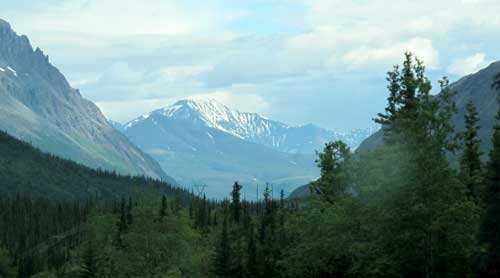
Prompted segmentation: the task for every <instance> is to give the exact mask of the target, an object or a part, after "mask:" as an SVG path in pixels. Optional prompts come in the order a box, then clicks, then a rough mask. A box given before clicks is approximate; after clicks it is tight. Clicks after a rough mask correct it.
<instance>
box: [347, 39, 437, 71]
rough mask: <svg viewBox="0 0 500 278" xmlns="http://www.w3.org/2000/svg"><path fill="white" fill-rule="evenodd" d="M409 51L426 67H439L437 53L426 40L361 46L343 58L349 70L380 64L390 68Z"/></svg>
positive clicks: (429, 41) (430, 42)
mask: <svg viewBox="0 0 500 278" xmlns="http://www.w3.org/2000/svg"><path fill="white" fill-rule="evenodd" d="M407 51H410V52H412V53H413V54H414V55H415V56H417V57H418V58H419V59H420V60H423V61H424V63H425V64H426V66H427V67H429V68H436V67H437V66H438V65H439V52H438V50H437V49H435V48H434V47H433V45H432V41H431V40H429V39H426V38H412V39H410V40H408V41H406V42H399V43H390V44H387V45H386V46H383V47H369V46H363V47H360V48H356V49H353V50H351V51H349V52H347V53H346V54H345V55H344V56H343V60H344V61H345V63H346V64H347V65H348V66H349V67H351V68H359V67H374V66H377V67H379V66H380V64H382V65H384V66H386V67H387V66H390V65H391V64H394V63H399V62H400V61H401V59H402V54H403V53H404V52H407Z"/></svg>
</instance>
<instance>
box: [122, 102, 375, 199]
mask: <svg viewBox="0 0 500 278" xmlns="http://www.w3.org/2000/svg"><path fill="white" fill-rule="evenodd" d="M118 128H121V129H122V130H123V133H124V134H125V135H126V136H127V137H128V138H129V139H130V140H131V141H132V142H134V143H135V144H137V145H138V146H139V147H140V148H141V149H142V150H143V151H145V152H146V153H148V154H150V155H151V156H152V157H153V158H155V159H156V160H157V161H158V162H159V163H160V165H161V166H162V168H163V169H164V170H165V171H166V172H168V173H171V174H173V177H174V178H175V179H176V180H177V181H179V182H180V183H181V184H183V185H185V186H190V185H193V184H207V185H208V186H209V187H208V189H207V193H208V194H209V196H215V197H227V194H228V192H229V191H230V188H231V185H232V183H233V182H234V181H239V182H241V183H242V184H244V185H246V186H245V187H244V190H246V191H245V194H247V197H249V198H250V197H251V196H255V194H256V193H255V192H256V188H255V186H256V185H257V184H260V185H261V186H262V185H263V184H265V183H266V182H269V183H271V184H273V185H274V186H275V189H276V190H279V189H284V190H285V192H287V193H288V192H291V191H292V190H293V189H294V188H295V187H297V186H299V185H303V184H306V183H308V182H310V181H311V180H314V179H315V178H316V177H317V176H318V175H319V171H318V169H317V167H316V165H315V162H314V161H315V154H314V152H315V150H319V149H321V148H322V146H323V144H324V143H325V142H328V141H332V140H336V139H340V138H342V139H347V140H350V142H351V144H353V145H354V144H358V143H359V142H360V141H361V140H362V139H364V137H363V138H361V139H358V138H357V137H356V136H360V135H356V134H349V133H345V134H344V133H334V132H331V131H327V130H325V129H322V128H319V127H316V126H314V125H305V126H299V127H293V126H289V125H286V124H284V123H281V122H277V121H273V120H270V119H267V118H265V117H262V116H260V115H258V114H254V113H245V112H238V111H234V110H231V109H229V108H228V107H226V106H224V105H223V104H221V103H219V102H217V101H215V100H181V101H178V102H176V103H175V104H173V105H172V106H169V107H166V108H163V109H158V110H155V111H153V112H151V113H149V114H146V115H143V116H140V117H138V118H137V119H134V120H132V121H130V122H128V123H126V124H124V125H123V126H119V127H118ZM360 134H363V133H360ZM361 136H362V135H361ZM364 136H365V137H366V136H368V135H367V134H366V135H364Z"/></svg>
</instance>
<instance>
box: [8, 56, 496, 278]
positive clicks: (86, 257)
mask: <svg viewBox="0 0 500 278" xmlns="http://www.w3.org/2000/svg"><path fill="white" fill-rule="evenodd" d="M388 81H389V86H388V88H389V92H390V95H389V98H388V105H387V109H386V111H385V112H384V113H381V114H379V116H378V118H377V122H379V123H381V124H383V128H384V134H385V135H384V136H385V137H384V145H382V146H381V147H379V148H377V149H375V150H373V151H370V152H364V153H360V154H352V153H351V151H350V150H349V148H348V147H347V146H346V145H345V144H344V143H342V142H332V143H328V144H326V145H325V148H324V150H323V151H322V152H321V153H319V154H318V161H317V164H318V167H319V168H320V169H321V177H320V178H319V179H318V180H317V181H315V182H313V183H312V184H311V186H310V190H311V196H310V197H309V198H308V199H305V200H287V199H285V198H284V196H283V193H282V192H281V194H280V196H279V197H278V196H277V195H278V194H275V192H273V189H272V187H270V186H266V189H265V191H264V193H263V199H262V200H261V201H258V202H250V201H247V200H244V199H242V198H241V190H242V186H241V185H240V184H238V183H234V185H233V190H232V191H231V194H230V196H228V197H229V199H227V200H222V201H214V200H207V199H206V198H205V197H204V196H202V195H200V196H198V197H194V195H187V197H185V198H175V195H173V194H172V193H173V192H164V194H144V193H141V194H138V193H136V194H130V195H128V196H131V198H128V197H127V198H123V197H121V198H120V199H114V200H119V201H108V202H90V201H87V202H83V203H82V202H80V203H76V204H70V203H58V204H51V203H50V202H48V201H36V200H33V199H30V198H28V197H18V198H17V199H13V198H9V199H5V200H2V201H1V202H0V208H2V209H3V210H5V208H7V209H6V211H7V213H6V215H8V217H5V216H4V220H3V222H0V223H1V224H2V225H4V226H2V228H3V227H6V226H5V225H7V223H10V222H12V223H18V222H19V223H23V224H16V225H14V227H17V228H14V229H13V230H11V231H7V232H5V231H3V229H2V233H1V234H0V235H1V236H2V237H1V238H0V239H1V240H2V242H3V249H0V275H3V276H2V277H16V275H17V277H29V275H30V274H31V273H35V272H36V273H37V275H36V277H242V278H243V277H498V276H500V267H499V266H500V249H499V248H500V242H499V237H498V234H499V233H500V197H499V196H500V110H499V116H498V119H497V120H498V122H499V123H498V124H497V126H496V127H495V130H494V136H493V138H492V140H493V149H492V150H491V152H490V155H489V160H488V161H487V162H486V164H484V165H483V162H482V161H481V160H480V158H481V153H480V148H479V143H480V142H479V139H478V135H477V130H478V126H477V123H478V121H479V119H478V116H477V112H476V110H475V108H474V107H473V105H472V104H469V105H468V107H467V112H468V113H467V115H466V116H465V119H464V121H465V123H466V124H465V126H466V130H465V131H464V132H462V133H458V134H457V133H456V132H455V131H454V128H453V126H452V125H451V124H450V121H449V120H450V117H451V116H452V115H453V114H454V113H455V106H454V104H453V102H452V101H451V100H452V96H453V92H451V91H450V90H449V89H448V81H447V80H446V79H443V80H442V81H441V82H440V85H441V88H440V89H441V92H440V94H439V95H438V96H434V95H431V93H430V92H431V82H430V81H429V80H428V79H427V78H426V77H425V67H424V66H423V63H422V62H420V61H419V60H418V59H415V58H413V57H412V56H411V54H407V55H406V58H405V61H404V63H403V65H402V67H401V68H400V67H395V68H394V69H393V70H392V71H391V72H389V73H388ZM494 84H496V85H497V86H498V87H500V77H499V79H498V82H497V83H494ZM492 97H495V96H492ZM454 152H455V153H457V154H459V155H460V157H461V159H460V161H459V163H457V164H456V165H455V164H452V163H450V157H455V156H454V155H452V153H454ZM110 179H111V178H110ZM113 179H120V178H118V177H114V178H113ZM122 179H123V178H122ZM142 181H143V182H147V180H142ZM46 182H50V181H46ZM103 182H105V181H103ZM110 182H112V181H110ZM14 207H16V208H15V209H14ZM34 207H36V209H33V208H34ZM9 208H10V209H9ZM60 208H62V209H60ZM42 211H45V213H42V214H43V215H44V216H43V217H41V216H40V215H39V214H40V212H42ZM23 219H24V220H23ZM34 219H38V220H34ZM40 223H44V224H43V225H42V226H40ZM37 227H38V228H37ZM40 227H43V228H42V229H40ZM75 227H77V231H78V233H77V234H76V235H77V236H76V237H75V239H72V238H73V237H67V238H68V241H66V237H65V235H67V234H64V232H65V231H72V229H75ZM35 231H38V232H35ZM40 231H42V232H40ZM61 233H62V236H61ZM16 235H18V236H19V235H23V236H22V237H21V238H25V239H24V240H19V239H16ZM51 235H52V236H53V235H56V238H59V239H61V240H60V241H61V242H62V243H61V244H59V245H58V246H61V247H59V248H56V249H55V250H56V251H57V250H58V251H57V252H55V251H54V252H53V253H50V254H49V253H47V252H44V254H48V255H47V256H45V260H41V259H37V260H33V261H34V262H35V263H31V262H30V263H26V261H24V259H23V258H24V257H25V256H23V255H20V254H25V252H19V251H18V250H19V246H20V245H31V246H33V245H34V246H45V245H47V239H50V238H51ZM28 238H29V240H27V239H28ZM24 242H28V244H26V243H24ZM40 244H41V245H40ZM22 249H27V248H26V247H23V248H22ZM46 249H47V248H43V249H41V250H42V251H43V250H46ZM27 250H32V249H27ZM35 250H38V249H35ZM32 257H33V256H32Z"/></svg>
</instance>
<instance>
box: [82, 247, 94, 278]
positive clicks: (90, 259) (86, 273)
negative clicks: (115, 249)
mask: <svg viewBox="0 0 500 278" xmlns="http://www.w3.org/2000/svg"><path fill="white" fill-rule="evenodd" d="M97 275H98V273H97V258H96V254H95V251H94V246H93V244H92V242H90V241H89V242H88V243H87V246H86V247H85V249H84V251H83V254H82V267H81V271H80V277H81V278H93V277H97Z"/></svg>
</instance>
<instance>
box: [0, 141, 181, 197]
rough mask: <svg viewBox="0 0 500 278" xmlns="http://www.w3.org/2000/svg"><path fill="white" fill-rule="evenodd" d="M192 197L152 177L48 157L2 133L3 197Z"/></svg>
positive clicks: (0, 180)
mask: <svg viewBox="0 0 500 278" xmlns="http://www.w3.org/2000/svg"><path fill="white" fill-rule="evenodd" d="M150 191H154V192H157V191H159V192H160V193H162V194H167V195H174V194H175V195H178V196H181V197H183V198H187V197H189V193H188V192H186V191H184V190H181V189H178V188H174V187H171V186H170V185H169V184H167V183H164V182H160V181H157V180H154V179H151V178H144V177H130V176H119V175H116V174H114V173H109V172H104V171H100V170H94V169H91V168H88V167H85V166H82V165H80V164H78V163H76V162H73V161H71V160H66V159H62V158H59V157H56V156H53V155H51V154H46V153H43V152H41V151H39V150H38V149H36V148H34V147H32V146H31V145H29V144H28V143H25V142H22V141H19V140H17V139H15V138H14V137H12V136H10V135H8V134H7V133H5V132H0V194H2V195H13V194H24V193H27V194H29V195H31V196H43V197H47V198H50V199H66V200H67V199H84V198H90V197H92V198H94V197H95V198H116V197H120V196H125V195H130V194H132V193H136V192H150Z"/></svg>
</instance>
